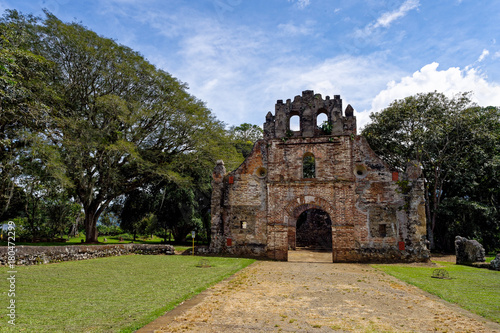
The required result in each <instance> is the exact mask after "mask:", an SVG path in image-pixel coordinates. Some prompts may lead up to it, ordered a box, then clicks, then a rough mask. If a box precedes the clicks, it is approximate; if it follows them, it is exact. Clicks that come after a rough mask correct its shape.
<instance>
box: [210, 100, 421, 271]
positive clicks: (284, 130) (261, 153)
mask: <svg viewBox="0 0 500 333" xmlns="http://www.w3.org/2000/svg"><path fill="white" fill-rule="evenodd" d="M275 112H276V113H275V115H274V116H273V115H272V113H270V112H269V113H268V114H267V115H266V123H265V124H264V139H263V140H260V141H258V142H257V143H256V144H255V146H254V147H253V150H252V153H251V154H250V156H249V157H248V158H247V159H246V160H245V161H244V162H243V164H242V165H240V166H239V167H238V169H236V170H234V171H232V172H230V173H228V174H224V173H225V169H224V170H223V164H222V162H218V165H217V166H216V169H215V170H214V181H213V183H212V185H213V194H212V239H211V244H210V251H212V252H214V253H229V254H237V255H248V256H267V257H268V258H273V259H276V260H287V258H288V250H289V249H292V250H293V249H295V243H296V240H297V230H298V229H297V228H296V226H297V219H298V218H299V216H300V215H301V214H302V213H304V212H306V211H308V210H310V209H319V210H321V211H324V212H326V213H327V214H328V216H329V223H331V235H332V260H333V261H334V262H368V261H382V262H383V261H386V262H393V261H426V260H428V258H429V251H428V249H427V247H426V241H425V230H426V221H425V211H424V206H423V204H424V201H423V182H422V180H421V179H418V176H419V173H418V170H419V169H418V165H415V163H412V164H410V165H409V168H410V175H409V177H408V176H407V175H406V174H404V173H402V174H399V176H398V177H394V172H395V170H393V169H392V168H391V167H390V166H389V165H387V164H386V163H385V162H383V161H382V160H381V159H380V158H379V157H378V156H376V154H375V153H374V152H373V150H372V149H371V148H370V147H369V145H368V143H367V142H366V140H365V139H364V138H363V137H360V136H357V135H356V118H355V117H354V116H353V109H352V107H350V106H348V107H347V109H346V116H345V117H344V116H343V115H342V100H341V99H340V96H338V95H336V96H335V97H334V98H333V99H330V98H329V97H328V96H327V97H326V99H322V97H321V95H319V94H317V95H315V94H314V93H313V92H312V91H304V92H303V93H302V96H296V97H295V98H294V100H293V102H292V101H291V100H290V99H289V100H287V101H286V103H283V101H278V102H277V103H276V108H275ZM320 113H325V114H326V115H327V117H328V121H329V122H330V124H331V125H332V126H331V127H332V132H331V133H325V132H323V131H322V130H321V129H320V128H318V127H317V126H316V117H317V115H318V114H320ZM293 115H298V116H299V117H300V124H301V128H300V130H299V131H290V127H289V121H290V117H291V116H293ZM305 156H314V169H315V174H314V177H310V176H308V178H304V173H303V165H304V163H303V162H304V157H305ZM221 173H222V174H221ZM230 179H231V181H229V180H230ZM398 179H400V180H402V181H404V184H405V186H404V188H403V187H401V186H400V184H401V182H397V180H398ZM318 234H321V235H324V233H318ZM226 239H231V246H228V245H227V242H226ZM401 242H403V243H401ZM401 244H404V246H401Z"/></svg>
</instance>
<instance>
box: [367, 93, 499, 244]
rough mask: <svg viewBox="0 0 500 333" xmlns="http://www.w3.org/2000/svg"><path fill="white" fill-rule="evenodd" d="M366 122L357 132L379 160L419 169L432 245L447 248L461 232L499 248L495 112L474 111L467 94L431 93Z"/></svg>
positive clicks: (489, 109) (404, 101)
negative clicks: (410, 164)
mask: <svg viewBox="0 0 500 333" xmlns="http://www.w3.org/2000/svg"><path fill="white" fill-rule="evenodd" d="M370 118H371V120H372V122H371V123H370V124H368V125H367V126H366V127H365V128H364V129H363V131H362V135H364V136H365V137H366V138H367V140H368V142H369V143H370V145H371V147H372V148H373V149H374V150H375V151H376V152H377V153H378V154H379V156H381V157H382V158H383V159H385V160H386V161H387V162H388V163H389V164H391V165H393V166H394V167H396V168H398V169H400V170H403V169H404V166H405V164H406V162H407V161H410V160H417V161H419V162H420V163H421V164H422V167H423V176H424V181H425V190H426V191H425V199H426V215H427V226H428V237H429V240H430V241H431V247H432V248H438V249H445V250H451V249H452V248H453V240H454V237H455V236H456V235H458V234H460V235H461V236H465V237H471V238H475V239H478V240H479V241H482V242H484V243H485V246H486V247H487V248H489V249H493V248H495V247H498V246H500V222H499V221H500V218H499V217H500V215H499V190H498V189H499V187H500V186H499V185H500V184H499V178H498V172H499V166H500V164H499V163H498V162H499V158H500V153H499V152H500V113H499V110H498V108H495V107H486V108H484V107H478V106H476V105H475V104H474V103H472V102H471V99H470V93H462V94H458V95H456V96H454V97H453V98H448V97H446V96H445V95H444V94H442V93H438V92H432V93H426V94H417V95H415V96H410V97H407V98H405V99H401V100H396V101H394V102H393V103H391V105H390V106H389V107H387V108H386V109H384V110H382V111H381V112H380V113H375V114H372V115H371V116H370ZM435 241H436V243H435Z"/></svg>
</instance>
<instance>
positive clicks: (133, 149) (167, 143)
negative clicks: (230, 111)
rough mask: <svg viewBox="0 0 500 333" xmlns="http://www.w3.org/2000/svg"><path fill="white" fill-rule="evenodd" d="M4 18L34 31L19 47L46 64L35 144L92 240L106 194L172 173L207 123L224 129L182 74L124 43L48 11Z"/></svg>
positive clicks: (202, 144)
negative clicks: (47, 95)
mask: <svg viewBox="0 0 500 333" xmlns="http://www.w3.org/2000/svg"><path fill="white" fill-rule="evenodd" d="M7 23H8V24H11V25H13V26H14V27H15V29H21V28H22V27H23V25H27V26H28V27H29V30H33V31H35V32H36V34H34V35H31V36H30V38H31V39H30V40H29V42H30V43H29V46H30V47H29V50H30V51H31V52H32V53H33V54H35V55H36V56H37V57H40V58H41V59H44V61H45V60H46V61H48V62H49V63H50V64H51V66H50V67H49V68H44V71H45V72H44V73H45V76H44V77H45V78H46V80H47V81H46V84H47V85H48V86H50V87H51V88H52V98H51V99H50V101H49V102H50V103H46V104H48V108H47V109H46V111H47V114H46V118H45V119H44V120H45V121H44V124H46V126H45V127H43V128H41V129H38V133H40V134H39V135H38V138H37V140H38V141H39V145H38V147H37V149H39V150H37V152H41V153H42V155H43V157H44V159H43V162H44V163H45V164H46V165H51V166H54V169H57V170H58V172H57V173H53V175H54V176H56V175H59V177H60V178H61V181H64V182H65V186H66V188H68V189H69V190H71V191H72V193H73V195H74V196H75V197H76V198H78V200H79V201H80V202H81V204H82V206H83V209H84V212H85V222H84V224H85V234H86V241H87V242H96V241H97V220H98V218H99V216H100V215H101V214H102V213H103V211H104V210H105V208H106V207H107V206H108V205H109V204H110V203H111V202H112V201H113V200H114V199H116V198H117V197H119V196H120V195H123V194H125V193H128V192H130V191H133V190H134V189H137V188H140V187H141V186H143V185H144V184H147V183H148V182H151V181H152V180H153V179H156V178H157V177H159V176H160V177H164V178H169V179H175V178H176V177H178V175H177V174H178V173H177V172H176V170H175V168H174V162H175V161H176V160H177V159H178V158H179V156H182V158H181V159H182V160H183V161H186V160H187V159H188V157H190V156H194V155H193V154H191V153H192V152H197V151H203V150H206V149H208V148H207V147H206V146H207V145H209V144H210V143H211V142H212V140H210V136H211V133H212V132H214V131H223V130H224V125H223V124H222V123H221V122H220V121H217V120H216V119H215V118H214V116H213V115H212V114H211V113H210V111H209V110H208V109H207V108H206V107H205V105H204V104H203V103H202V102H200V101H199V100H197V99H196V98H194V97H192V96H190V95H189V94H188V93H187V92H186V86H185V85H184V84H182V83H180V82H179V81H178V80H177V79H175V78H173V77H172V76H171V75H169V74H168V73H166V72H164V71H162V70H159V69H157V68H155V67H154V66H153V65H151V64H150V63H148V62H147V61H146V60H144V58H143V57H142V56H140V55H139V54H138V53H137V52H134V51H132V50H131V49H129V48H127V47H125V46H122V45H118V44H117V43H116V42H114V41H112V40H110V39H106V38H103V37H100V36H98V35H97V34H95V33H94V32H92V31H89V30H87V29H85V28H84V27H82V26H81V25H79V24H76V23H71V24H65V23H63V22H61V21H60V20H58V19H57V18H56V17H55V16H54V15H52V14H50V13H48V12H47V13H46V19H45V20H43V22H42V24H40V25H38V24H35V23H32V22H28V23H26V22H25V20H22V19H19V18H18V17H10V18H9V20H8V22H7ZM49 150H50V151H51V153H50V154H48V153H46V152H47V151H49Z"/></svg>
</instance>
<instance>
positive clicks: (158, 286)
mask: <svg viewBox="0 0 500 333" xmlns="http://www.w3.org/2000/svg"><path fill="white" fill-rule="evenodd" d="M201 259H202V257H196V256H143V255H128V256H120V257H107V258H100V259H92V260H84V261H73V262H64V263H58V264H49V265H39V266H24V267H23V266H19V267H16V269H17V273H16V286H15V287H16V298H15V300H16V303H15V304H16V314H17V317H16V326H15V329H11V330H9V328H8V327H9V326H10V325H8V324H7V321H8V320H9V318H8V317H7V316H6V313H7V310H6V308H7V306H8V302H9V299H10V298H9V297H8V290H9V288H8V284H7V283H8V281H7V279H6V278H7V277H8V273H7V271H8V269H7V267H5V266H3V267H0V277H1V278H0V304H1V305H0V307H1V308H2V309H3V310H2V311H0V331H1V332H132V331H134V330H135V329H138V328H140V327H142V326H144V325H146V324H147V323H149V322H151V321H152V320H154V319H155V318H157V317H158V316H160V315H162V314H163V313H165V311H168V310H170V309H172V308H174V307H175V306H176V305H177V304H179V303H180V302H182V301H183V300H185V299H187V298H189V297H191V296H192V295H194V294H197V293H199V292H201V291H202V290H204V289H206V288H207V287H208V286H210V285H213V284H215V283H216V282H218V281H220V280H222V279H224V278H225V277H228V276H230V275H232V274H234V273H235V272H236V271H238V270H240V269H242V268H243V267H245V266H247V265H249V264H251V263H252V262H254V260H251V259H236V258H215V257H210V258H205V259H208V261H209V263H210V265H211V266H212V267H210V268H198V267H196V266H197V264H198V263H199V262H200V260H201ZM6 327H7V328H6Z"/></svg>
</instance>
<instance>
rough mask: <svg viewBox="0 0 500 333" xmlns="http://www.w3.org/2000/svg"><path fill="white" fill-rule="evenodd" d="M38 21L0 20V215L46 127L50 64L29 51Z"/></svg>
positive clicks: (10, 14) (10, 16) (14, 15)
mask: <svg viewBox="0 0 500 333" xmlns="http://www.w3.org/2000/svg"><path fill="white" fill-rule="evenodd" d="M37 21H38V20H37V19H36V18H34V17H33V16H23V15H21V14H19V13H18V12H17V11H10V10H8V11H6V13H5V15H4V17H3V18H1V19H0V215H2V214H4V213H5V212H6V211H7V209H8V208H9V205H10V204H11V200H12V198H13V195H14V192H15V188H16V185H15V181H14V179H15V178H16V177H19V176H20V174H21V168H20V166H19V163H18V156H19V155H20V154H22V153H23V151H24V150H25V148H26V146H28V145H29V135H30V132H32V131H33V130H35V131H36V129H39V128H41V126H43V123H44V121H43V120H44V118H45V117H44V100H45V99H46V96H47V95H48V93H49V92H50V91H51V88H50V86H48V85H46V84H45V82H46V80H47V76H46V72H47V69H48V68H49V67H50V63H49V62H47V61H46V60H45V59H43V58H42V57H40V56H38V55H36V54H34V53H33V52H32V51H31V50H29V49H28V47H29V45H28V43H29V40H30V39H32V38H33V34H34V32H33V29H32V26H33V25H34V24H35V23H36V22H37Z"/></svg>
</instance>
